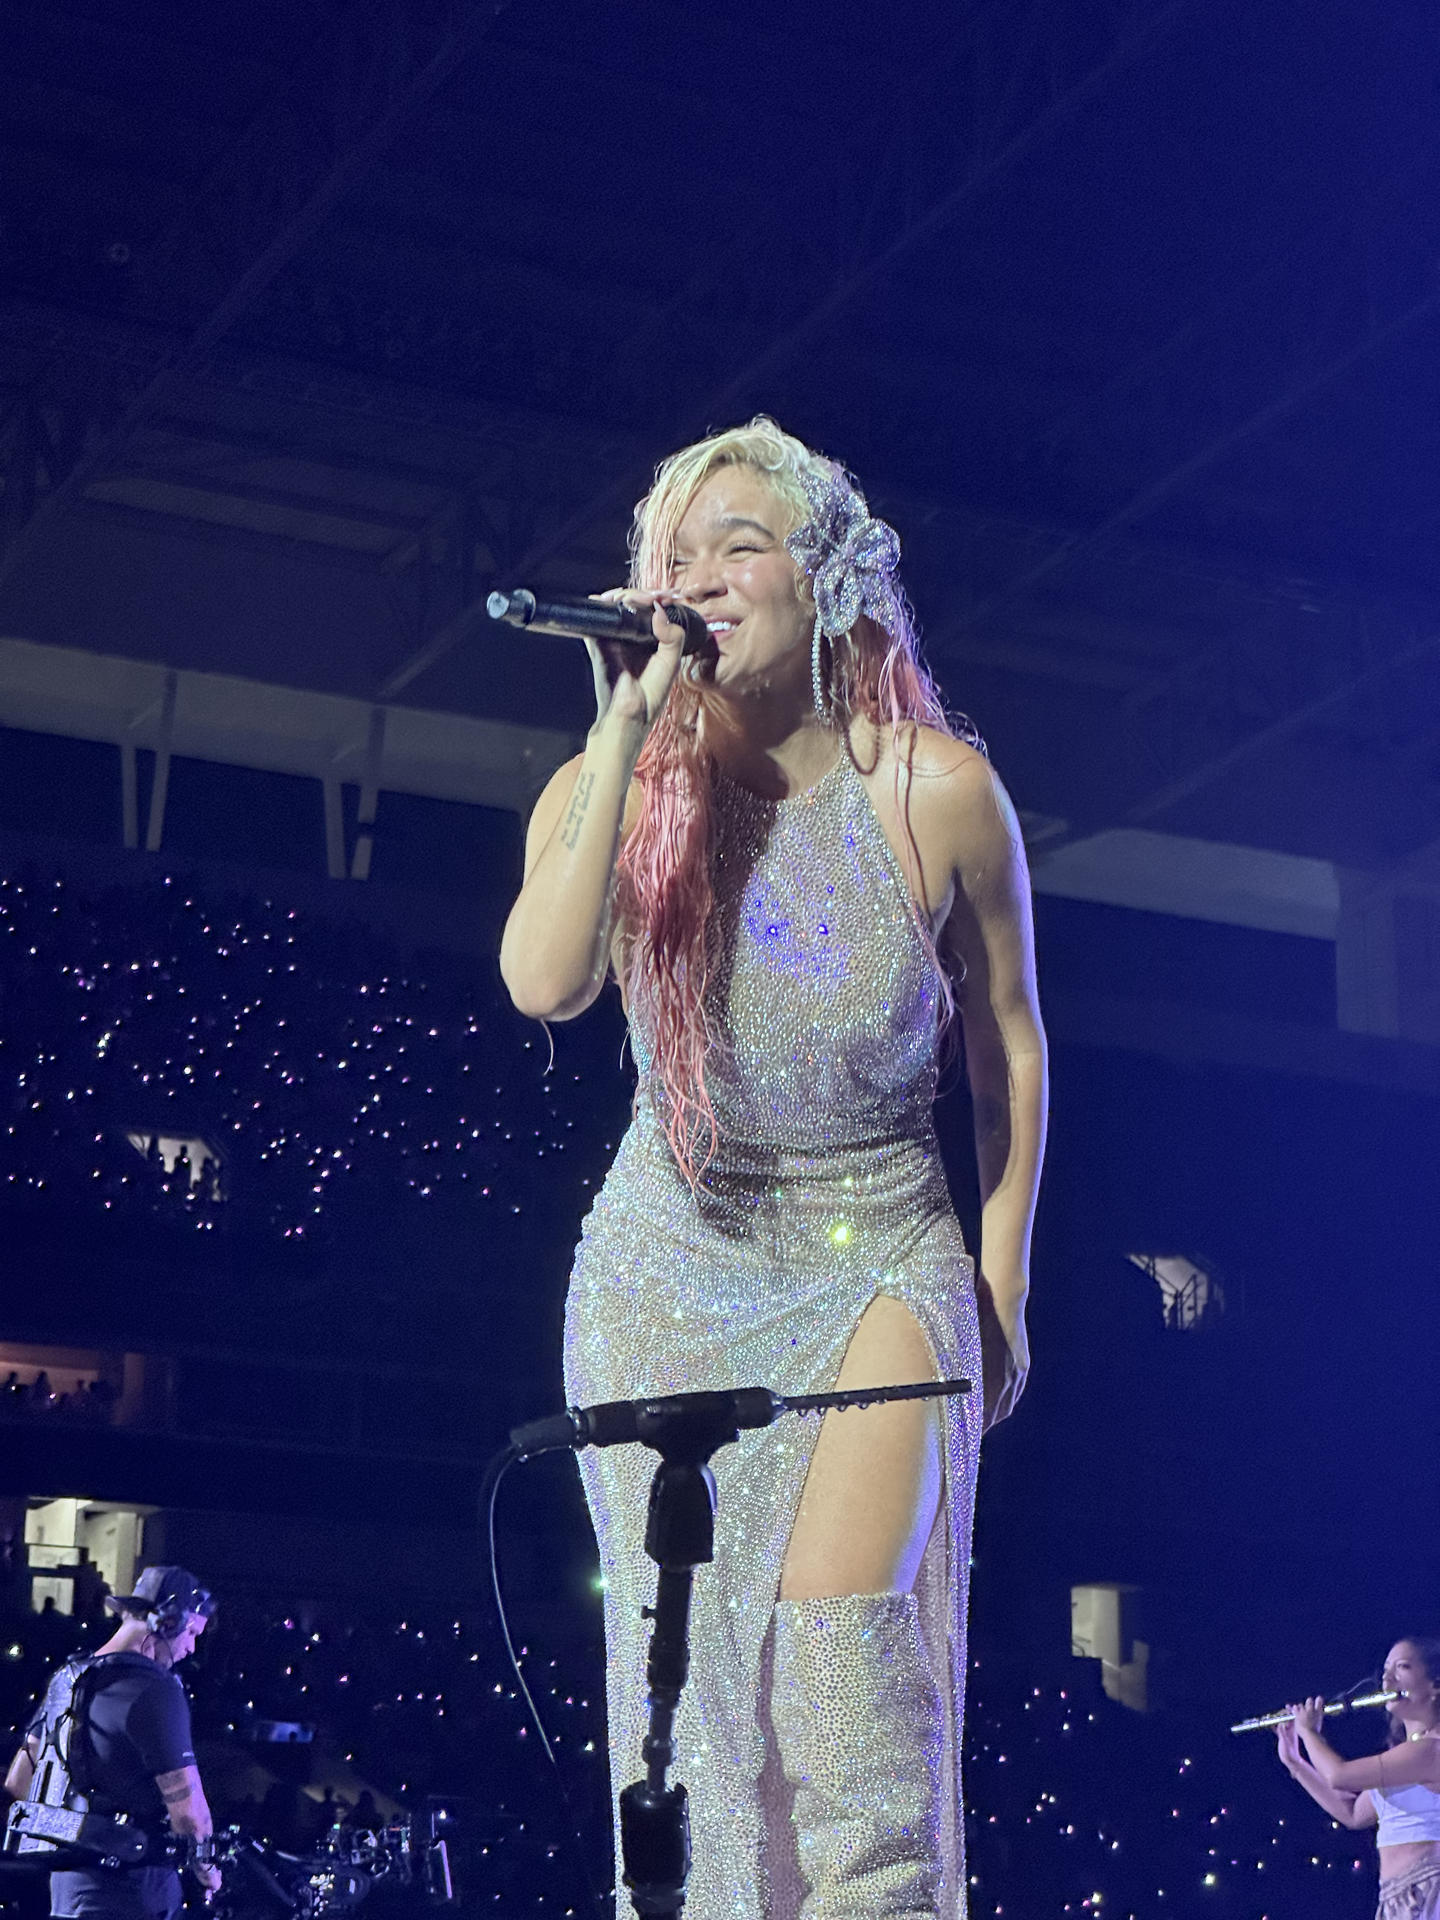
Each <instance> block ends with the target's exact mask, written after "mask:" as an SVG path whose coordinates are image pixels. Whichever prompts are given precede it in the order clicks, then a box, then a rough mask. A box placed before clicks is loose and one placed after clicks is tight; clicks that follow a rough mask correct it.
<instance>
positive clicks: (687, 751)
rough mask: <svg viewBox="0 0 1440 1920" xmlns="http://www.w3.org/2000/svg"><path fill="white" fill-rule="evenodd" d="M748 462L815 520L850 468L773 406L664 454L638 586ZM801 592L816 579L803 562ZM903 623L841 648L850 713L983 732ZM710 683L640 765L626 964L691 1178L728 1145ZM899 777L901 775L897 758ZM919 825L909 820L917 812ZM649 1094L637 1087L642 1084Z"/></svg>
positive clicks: (680, 696)
mask: <svg viewBox="0 0 1440 1920" xmlns="http://www.w3.org/2000/svg"><path fill="white" fill-rule="evenodd" d="M730 466H741V467H748V468H750V469H751V470H752V471H754V472H755V473H757V474H759V475H760V476H761V477H762V478H763V479H764V480H765V481H766V482H767V483H768V484H769V486H770V488H771V490H772V491H773V493H774V494H775V497H776V499H777V500H778V501H779V502H780V504H781V505H782V507H784V509H785V510H786V512H787V514H788V515H789V516H790V527H789V528H787V531H791V530H793V529H794V528H795V527H798V526H799V525H800V524H801V523H802V522H803V521H805V520H806V519H808V517H809V514H810V506H809V502H808V500H807V498H806V494H805V489H804V486H803V482H802V476H803V475H805V474H806V472H807V471H814V470H815V469H817V468H818V469H819V470H821V471H822V472H823V473H824V474H825V475H826V476H827V477H833V476H835V475H836V474H842V477H845V478H847V479H848V476H843V470H842V469H840V468H838V467H837V466H836V465H835V463H834V462H832V461H830V460H827V459H826V458H825V457H824V456H823V455H821V454H817V453H815V452H813V451H812V450H811V449H810V448H809V447H807V446H806V445H805V444H804V442H803V441H800V440H797V439H796V438H795V436H794V435H793V434H789V433H786V432H784V431H783V430H782V429H781V428H780V427H778V426H777V425H776V423H775V422H774V421H773V420H771V419H770V418H768V416H766V415H764V414H760V415H757V416H756V418H755V419H753V420H752V421H750V422H749V424H748V425H747V426H743V427H731V428H729V429H727V430H726V431H725V432H723V433H714V434H711V435H709V436H708V437H707V438H706V439H704V440H699V441H696V442H695V444H694V445H693V446H688V447H682V448H681V449H680V451H679V452H678V453H673V454H671V455H670V457H669V458H668V459H667V460H664V461H662V462H661V464H660V466H659V467H658V468H657V469H656V472H655V483H654V485H653V486H652V487H651V489H650V491H649V492H648V493H647V494H646V495H645V497H644V498H643V499H642V500H641V501H640V502H639V503H638V505H637V506H636V508H635V522H634V527H633V530H632V533H631V539H630V584H631V585H632V586H635V587H639V588H643V589H646V590H648V591H650V592H654V591H656V590H658V589H659V588H662V587H665V586H668V585H669V583H670V579H671V576H672V573H673V570H674V565H675V541H676V535H677V534H678V532H679V528H680V523H681V521H682V520H683V519H684V517H685V515H686V513H687V512H688V510H689V508H690V504H691V502H692V501H693V500H694V498H695V496H696V494H697V493H698V492H699V490H700V488H701V487H702V486H704V484H705V482H706V481H707V480H708V479H709V478H710V477H711V475H712V474H714V473H715V472H717V471H718V470H719V469H720V468H722V467H730ZM796 571H797V575H798V577H799V582H800V586H801V590H802V593H803V594H804V596H805V597H806V598H807V599H808V598H809V583H808V581H807V580H806V578H805V575H804V573H803V571H802V570H801V569H800V568H799V567H798V566H797V569H796ZM898 624H899V629H900V630H899V631H898V632H894V633H892V632H889V631H888V630H887V629H885V628H884V627H881V626H880V625H879V624H878V623H877V622H876V621H874V620H872V619H870V618H869V616H868V615H863V614H862V615H861V617H860V618H859V619H858V620H857V621H856V622H855V625H854V627H853V628H852V629H851V632H850V635H849V639H848V644H846V645H845V646H844V647H843V649H840V650H838V651H837V650H836V649H835V648H834V647H831V648H829V649H828V654H829V661H830V670H831V676H832V683H833V684H834V693H835V705H836V708H837V710H838V711H840V712H842V713H843V714H844V715H845V716H846V717H847V718H848V717H850V716H860V715H863V716H865V717H866V718H868V719H870V720H872V721H874V722H876V723H878V724H883V725H888V726H889V727H890V728H891V729H892V731H898V729H899V728H900V727H901V726H904V725H906V724H907V723H918V724H920V725H922V726H927V727H934V728H936V729H938V730H940V731H941V732H945V733H954V734H957V735H958V736H959V737H961V738H965V739H968V740H970V741H972V742H973V743H977V744H978V735H976V733H975V732H974V729H973V728H971V727H970V726H969V723H968V722H965V723H963V725H962V726H960V727H958V728H952V727H951V725H950V723H949V721H948V720H947V718H946V716H945V711H944V708H943V706H942V705H941V702H940V697H939V694H938V693H937V692H936V689H935V686H934V683H933V681H932V680H931V679H930V676H929V674H928V673H927V672H926V670H925V668H924V667H923V666H922V665H921V662H920V659H919V654H918V643H917V636H916V632H915V625H914V620H913V617H912V615H911V613H910V609H909V607H908V605H906V603H905V602H904V601H903V599H902V600H901V601H900V620H899V623H898ZM704 703H705V694H704V689H703V686H702V685H701V684H700V683H699V682H698V681H697V680H696V679H694V678H692V677H691V675H690V674H689V673H688V672H682V674H681V676H680V677H679V679H677V680H676V682H675V684H674V686H673V687H672V688H671V690H670V697H669V699H668V700H667V701H666V703H665V706H664V707H663V708H662V710H661V712H660V715H659V717H658V718H657V720H656V722H655V724H654V726H653V727H652V728H651V730H650V734H649V736H648V738H647V739H646V742H645V746H644V748H643V750H642V751H641V754H640V759H639V762H638V764H637V766H636V769H635V773H636V778H637V780H638V781H639V783H640V789H641V803H640V811H639V816H638V818H637V820H636V823H635V826H634V828H633V830H632V832H631V833H630V835H629V836H628V838H627V839H626V842H625V845H624V847H623V848H622V850H621V854H620V864H619V902H618V904H619V909H620V914H621V918H622V921H623V924H624V927H625V933H626V939H625V942H624V945H623V949H622V955H621V962H620V974H621V984H622V986H623V987H624V989H625V992H626V997H627V1000H628V1002H629V1004H630V1005H631V1006H632V1007H635V1006H636V1005H637V1003H641V1002H643V1003H644V1005H645V1006H646V1008H647V1011H648V1014H649V1017H650V1019H651V1021H652V1023H653V1043H654V1070H655V1073H656V1074H658V1077H659V1086H658V1088H656V1087H654V1085H653V1081H652V1092H653V1094H654V1096H655V1097H656V1100H657V1109H658V1111H659V1114H660V1119H661V1123H662V1125H663V1126H664V1129H665V1133H666V1136H667V1138H668V1140H669V1142H670V1147H671V1150H672V1152H673V1153H674V1155H675V1159H676V1162H677V1164H678V1165H679V1167H680V1170H681V1172H682V1173H683V1174H684V1176H685V1178H686V1179H687V1180H689V1181H690V1183H691V1184H692V1186H693V1185H694V1184H695V1183H696V1182H697V1181H698V1180H699V1177H700V1175H701V1174H702V1173H703V1172H704V1169H705V1167H706V1165H707V1164H708V1162H709V1161H710V1159H711V1157H712V1156H713V1154H714V1151H715V1148H716V1145H717V1144H718V1129H717V1126H716V1121H715V1112H714V1109H713V1107H712V1106H711V1103H710V1096H709V1093H708V1092H707V1090H706V1085H705V1057H706V1052H707V1049H708V1047H709V1045H710V1041H711V1038H712V1034H711V1029H710V1026H709V1022H708V1016H707V1009H706V1005H705V987H706V983H707V978H708V963H709V949H708V928H709V921H710V915H711V912H712V909H713V907H714V894H713V891H712V887H711V877H710V857H709V855H710V828H711V816H712V807H713V785H712V774H713V769H714V760H713V756H712V755H711V754H710V752H709V751H708V749H707V748H706V746H705V744H704V737H703V728H702V726H701V715H702V710H703V707H704ZM896 778H897V781H898V779H899V771H898V760H897V774H896ZM907 829H908V819H907ZM916 920H917V925H918V926H919V928H920V931H921V935H922V937H923V938H924V940H925V942H926V944H927V945H928V946H929V948H930V951H931V954H932V956H934V957H936V960H937V969H938V970H939V972H940V979H941V983H942V998H943V1002H944V1005H943V1009H942V1012H943V1016H944V1017H945V1018H948V1017H949V1014H950V1013H951V1011H952V1010H953V996H952V995H951V993H950V989H949V983H948V981H947V980H946V977H945V974H944V970H943V968H939V964H938V956H935V948H934V942H933V940H932V938H931V935H930V929H929V927H928V925H927V924H926V922H925V921H924V919H923V917H922V916H921V915H920V914H919V911H918V909H917V913H916ZM637 1098H638V1096H637Z"/></svg>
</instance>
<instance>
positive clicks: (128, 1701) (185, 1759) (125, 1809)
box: [27, 1653, 195, 1826]
mask: <svg viewBox="0 0 1440 1920" xmlns="http://www.w3.org/2000/svg"><path fill="white" fill-rule="evenodd" d="M64 1685H65V1676H64V1674H59V1675H57V1676H56V1678H55V1679H54V1680H52V1681H51V1683H50V1686H51V1689H52V1690H53V1689H56V1688H58V1687H63V1686H64ZM76 1698H77V1701H78V1702H79V1703H80V1705H81V1706H82V1708H83V1721H84V1724H83V1727H77V1728H76V1735H75V1740H74V1743H73V1744H72V1746H71V1760H72V1773H73V1774H74V1775H76V1776H77V1777H76V1785H77V1786H81V1787H88V1790H89V1794H90V1805H91V1807H92V1809H93V1810H94V1811H95V1812H96V1813H128V1814H130V1815H132V1816H133V1817H134V1818H136V1819H138V1820H143V1821H145V1822H146V1824H147V1825H151V1826H154V1825H155V1824H156V1823H157V1821H158V1822H159V1823H160V1824H162V1825H163V1823H164V1816H165V1803H164V1801H163V1800H162V1799H161V1797H160V1789H159V1788H158V1787H157V1786H156V1785H155V1775H156V1774H157V1773H174V1772H175V1770H176V1769H177V1768H179V1767H193V1766H194V1764H195V1755H194V1752H193V1751H192V1749H191V1745H190V1703H189V1701H188V1700H187V1699H186V1697H185V1689H184V1688H183V1687H182V1686H181V1684H180V1681H179V1679H178V1677H177V1676H176V1675H175V1674H173V1673H170V1672H168V1671H167V1670H166V1669H165V1668H164V1667H157V1666H156V1664H155V1662H154V1661H153V1660H147V1659H146V1658H145V1656H144V1655H143V1654H140V1653H107V1654H103V1655H102V1656H101V1657H100V1658H99V1659H97V1660H95V1661H93V1662H92V1663H91V1665H90V1667H89V1669H88V1670H87V1671H86V1672H85V1673H83V1674H82V1675H81V1677H80V1679H79V1681H78V1683H77V1685H76ZM51 1699H52V1693H51V1692H47V1694H46V1699H45V1701H44V1702H42V1704H41V1707H40V1711H39V1712H38V1713H37V1714H36V1716H35V1718H34V1719H33V1720H32V1721H31V1723H30V1726H29V1728H28V1730H27V1731H28V1732H30V1733H34V1734H40V1733H42V1732H43V1729H44V1725H45V1722H46V1718H47V1709H48V1707H49V1704H50V1701H51Z"/></svg>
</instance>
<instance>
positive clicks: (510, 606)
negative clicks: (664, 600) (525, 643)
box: [485, 587, 715, 653]
mask: <svg viewBox="0 0 1440 1920" xmlns="http://www.w3.org/2000/svg"><path fill="white" fill-rule="evenodd" d="M485 610H486V612H487V613H488V614H489V615H490V618H491V619H492V620H503V621H504V622H505V623H506V625H507V626H511V627H525V628H527V629H528V630H529V631H530V632H531V633H553V634H558V635H560V636H561V638H563V639H571V640H624V641H627V642H628V643H629V644H630V645H631V646H636V647H649V648H651V649H652V651H653V649H654V647H655V645H656V640H655V634H654V631H653V629H652V628H651V625H650V612H649V610H648V609H647V608H643V607H628V606H626V605H624V603H623V602H620V603H617V602H615V601H613V600H585V599H581V598H578V597H577V598H573V599H572V598H571V597H570V596H569V595H567V594H552V595H550V597H549V598H548V599H545V600H542V599H541V598H540V596H539V595H538V594H535V593H532V592H531V591H530V589H529V588H528V587H515V588H514V589H512V590H511V591H510V592H508V593H507V592H506V591H504V589H500V590H497V591H496V592H495V593H492V594H491V595H490V597H489V599H488V600H487V601H486V602H485ZM665 617H666V619H667V620H669V622H670V624H671V625H672V626H676V627H683V628H684V629H685V645H684V647H683V648H682V649H681V651H682V652H684V653H704V652H706V651H707V650H709V651H712V652H713V650H714V644H715V643H714V641H713V640H712V639H711V638H710V635H709V634H708V633H707V632H706V630H705V617H704V615H703V614H700V613H697V612H696V611H695V609H694V607H686V606H677V605H675V604H674V603H673V602H672V603H671V604H670V605H669V606H667V607H666V609H665Z"/></svg>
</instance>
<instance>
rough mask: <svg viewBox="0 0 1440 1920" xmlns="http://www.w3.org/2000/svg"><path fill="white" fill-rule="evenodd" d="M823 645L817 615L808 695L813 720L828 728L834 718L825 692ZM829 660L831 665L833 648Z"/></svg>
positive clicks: (833, 657)
mask: <svg viewBox="0 0 1440 1920" xmlns="http://www.w3.org/2000/svg"><path fill="white" fill-rule="evenodd" d="M824 645H825V636H824V634H823V633H822V632H821V630H820V616H819V614H818V613H817V614H816V616H815V631H814V633H813V634H812V636H811V639H810V695H811V698H812V699H813V700H814V702H815V718H816V719H817V720H818V721H819V722H820V724H821V726H822V727H828V726H831V725H833V724H834V716H833V714H832V712H831V703H830V699H829V696H828V695H827V693H826V690H825V661H824V657H823V649H824ZM830 659H831V662H832V664H833V662H834V659H835V650H834V648H833V647H832V648H831V650H830Z"/></svg>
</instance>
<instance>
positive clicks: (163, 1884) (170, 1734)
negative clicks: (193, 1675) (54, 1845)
mask: <svg viewBox="0 0 1440 1920" xmlns="http://www.w3.org/2000/svg"><path fill="white" fill-rule="evenodd" d="M105 1605H106V1607H107V1608H108V1609H109V1610H110V1611H111V1612H112V1613H118V1614H119V1615H120V1624H119V1626H118V1627H117V1628H116V1630H115V1632H114V1633H113V1634H112V1635H111V1636H110V1638H109V1639H108V1640H107V1641H106V1642H105V1645H104V1646H103V1647H101V1648H100V1649H99V1651H98V1652H97V1653H94V1654H92V1655H90V1656H89V1657H88V1659H85V1660H83V1661H80V1662H78V1663H76V1662H72V1663H70V1665H69V1666H67V1667H65V1668H63V1669H62V1670H61V1671H60V1672H59V1673H57V1674H56V1675H55V1677H54V1678H53V1679H52V1680H51V1682H50V1684H49V1687H48V1688H47V1689H46V1693H45V1698H44V1700H43V1701H42V1703H41V1705H40V1709H39V1711H38V1712H37V1713H36V1715H35V1717H34V1719H33V1720H32V1721H31V1722H30V1725H29V1727H28V1728H27V1729H26V1733H25V1744H24V1746H22V1747H21V1749H20V1751H19V1752H18V1753H17V1754H16V1755H15V1758H14V1760H13V1761H12V1762H11V1764H10V1771H9V1773H8V1774H7V1775H6V1777H5V1787H6V1791H7V1792H8V1793H9V1794H10V1797H11V1798H12V1799H14V1800H23V1799H24V1798H26V1796H27V1795H28V1793H29V1791H30V1784H31V1781H32V1779H33V1778H34V1774H35V1768H36V1765H37V1763H38V1762H39V1759H40V1756H41V1752H42V1750H43V1749H44V1747H45V1746H46V1744H47V1736H49V1735H51V1734H52V1732H53V1726H54V1724H55V1723H56V1722H58V1721H59V1719H60V1718H61V1716H62V1715H64V1714H65V1713H67V1712H70V1711H73V1712H74V1714H75V1726H74V1729H73V1734H72V1736H71V1739H70V1744H69V1749H68V1751H69V1754H70V1764H71V1773H72V1778H73V1776H74V1775H75V1773H77V1772H83V1775H84V1778H83V1780H79V1779H76V1780H74V1785H75V1787H76V1788H77V1789H78V1790H79V1791H81V1792H82V1793H83V1794H84V1795H85V1797H86V1798H87V1799H88V1804H89V1811H90V1812H91V1813H95V1814H104V1815H110V1816H114V1815H117V1814H125V1815H127V1816H128V1817H129V1820H130V1821H131V1823H132V1824H134V1825H135V1826H138V1827H140V1828H142V1829H148V1830H149V1831H150V1832H151V1833H153V1834H155V1835H157V1836H161V1835H163V1834H164V1833H165V1830H166V1828H167V1827H168V1829H169V1832H170V1833H171V1834H173V1835H175V1836H176V1837H177V1838H180V1839H184V1840H189V1841H191V1842H200V1843H201V1851H202V1852H203V1850H204V1845H203V1843H205V1842H206V1841H208V1840H209V1838H210V1835H211V1833H212V1831H213V1829H212V1826H211V1820H210V1809H209V1807H208V1806H207V1805H206V1801H205V1790H204V1788H203V1787H202V1786H201V1784H200V1773H199V1769H198V1768H197V1767H196V1765H195V1755H194V1752H193V1751H192V1748H191V1744H190V1703H189V1701H188V1700H187V1699H186V1696H185V1689H184V1688H183V1687H182V1686H181V1684H180V1681H179V1678H178V1677H177V1676H176V1674H175V1673H174V1671H173V1669H174V1668H175V1667H176V1666H178V1664H179V1663H180V1661H182V1660H183V1659H184V1658H185V1657H186V1655H187V1654H189V1653H191V1652H193V1650H194V1647H195V1642H196V1641H197V1640H198V1639H199V1637H200V1635H201V1634H202V1633H203V1632H204V1631H205V1623H206V1621H207V1620H209V1618H210V1616H211V1615H212V1614H213V1613H214V1611H215V1602H214V1600H213V1598H212V1597H211V1595H210V1594H209V1593H208V1592H207V1591H206V1589H205V1588H204V1587H202V1586H201V1585H200V1582H199V1581H198V1580H197V1579H196V1578H195V1576H194V1574H193V1573H189V1572H187V1571H186V1569H185V1568H184V1567H147V1568H146V1569H145V1571H144V1572H143V1573H142V1574H141V1576H140V1578H139V1579H138V1580H137V1581H136V1583H135V1591H134V1593H128V1594H123V1595H122V1594H116V1595H111V1596H110V1597H109V1598H108V1599H107V1600H106V1602H105ZM77 1668H78V1672H77ZM72 1702H73V1707H72ZM77 1762H78V1764H77ZM192 1870H193V1872H194V1874H195V1878H196V1879H197V1880H198V1881H199V1883H200V1886H201V1888H202V1889H203V1891H204V1895H205V1899H206V1901H207V1903H208V1901H209V1900H210V1898H211V1897H212V1896H213V1895H214V1894H215V1893H216V1892H217V1891H218V1889H219V1886H220V1875H219V1872H218V1870H217V1869H216V1868H215V1866H214V1865H213V1864H211V1863H209V1862H204V1863H200V1864H196V1865H195V1866H194V1867H193V1869H192ZM180 1901H181V1890H180V1875H179V1873H178V1872H177V1871H176V1869H175V1868H174V1867H173V1866H169V1865H159V1864H156V1865H149V1864H145V1865H140V1866H133V1867H107V1866H104V1865H101V1864H99V1863H98V1862H97V1864H96V1865H95V1866H93V1867H89V1866H87V1867H81V1868H79V1869H68V1868H67V1869H66V1870H64V1871H60V1872H55V1873H52V1874H51V1876H50V1911H51V1913H52V1914H54V1915H57V1916H60V1920H174V1916H175V1915H176V1914H177V1913H178V1912H179V1909H180Z"/></svg>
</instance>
